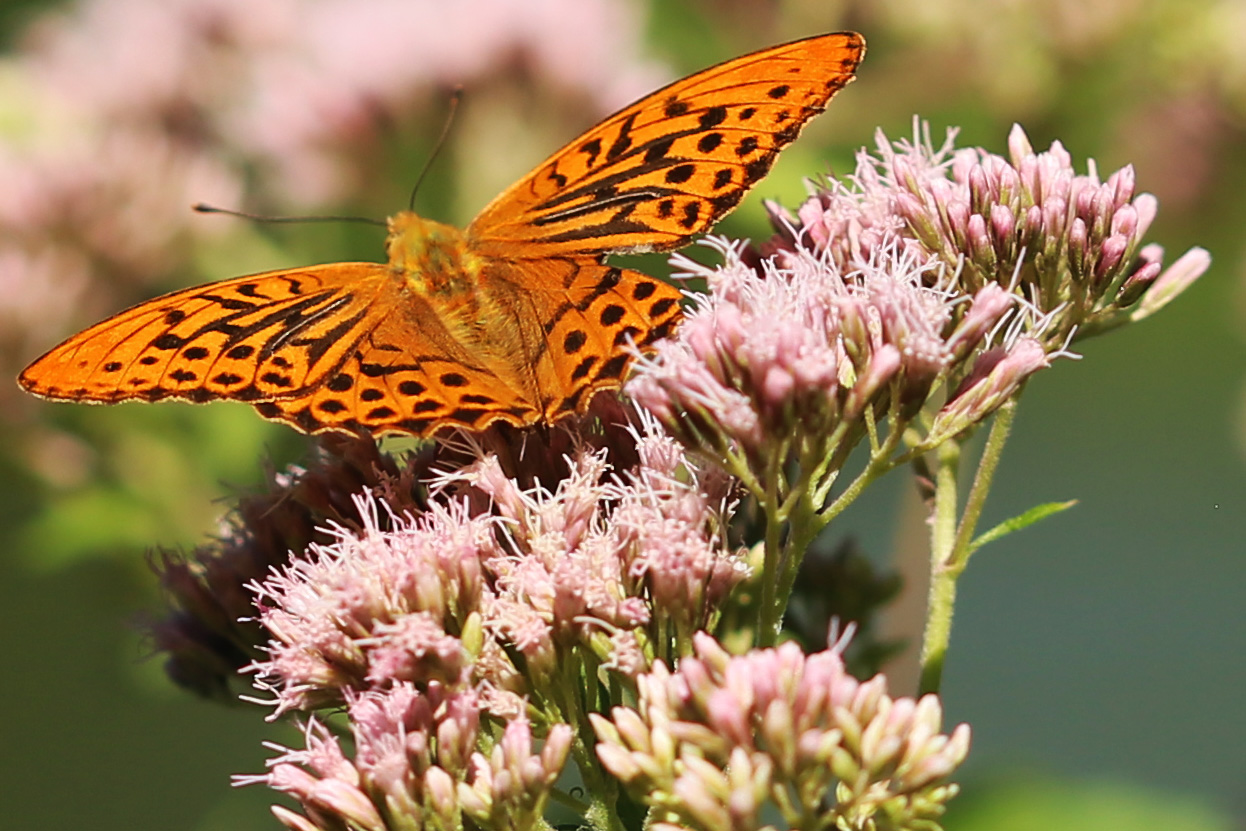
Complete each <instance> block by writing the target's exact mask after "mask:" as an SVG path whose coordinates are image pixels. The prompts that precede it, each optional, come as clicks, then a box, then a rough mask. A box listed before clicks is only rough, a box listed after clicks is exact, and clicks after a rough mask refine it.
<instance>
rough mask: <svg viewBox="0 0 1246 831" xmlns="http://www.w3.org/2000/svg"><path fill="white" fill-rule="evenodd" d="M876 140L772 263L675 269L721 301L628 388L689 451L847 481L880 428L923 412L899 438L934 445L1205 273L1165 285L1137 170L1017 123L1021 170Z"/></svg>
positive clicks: (1175, 272)
mask: <svg viewBox="0 0 1246 831" xmlns="http://www.w3.org/2000/svg"><path fill="white" fill-rule="evenodd" d="M877 144H878V147H877V155H870V154H868V153H866V152H864V151H862V153H861V154H860V155H859V157H858V164H857V169H856V172H855V174H854V175H853V176H851V177H848V179H847V180H846V183H841V182H837V181H833V182H830V183H829V184H827V185H826V186H825V187H823V188H822V189H821V190H820V191H819V192H818V193H817V194H815V195H814V196H813V197H811V198H810V199H809V200H808V201H807V202H806V203H805V204H804V205H803V206H802V207H801V208H800V209H799V211H798V213H797V215H796V216H795V217H793V216H791V215H790V214H788V213H787V212H786V211H785V210H783V209H782V208H780V207H778V206H774V205H772V206H770V210H771V214H772V217H773V219H774V220H775V224H776V226H777V227H778V234H777V236H776V237H775V238H774V239H772V240H770V241H769V242H768V243H767V244H766V245H764V246H763V247H762V253H763V254H766V255H768V256H765V257H763V258H757V257H744V256H742V252H741V249H740V247H739V246H732V245H727V244H721V243H719V244H718V247H719V248H720V249H721V251H722V253H723V255H724V258H725V263H724V264H723V265H722V266H720V267H718V268H713V269H710V268H706V267H703V266H699V265H697V264H696V263H693V262H692V261H690V260H687V259H681V260H679V261H678V262H679V264H680V265H681V266H683V267H684V268H685V270H686V271H688V272H689V273H690V274H692V275H694V276H698V277H702V278H704V279H705V280H706V281H707V282H708V284H709V288H710V293H709V296H708V297H706V298H703V299H701V300H700V301H699V303H698V305H697V307H696V308H695V309H694V310H692V311H691V312H690V313H689V314H688V318H687V320H686V322H685V323H684V324H683V326H682V327H681V329H680V331H679V333H678V335H677V337H676V338H674V339H672V340H670V341H667V342H665V343H662V344H659V347H658V351H657V353H656V355H655V356H654V357H653V358H652V359H649V360H646V361H643V362H641V363H640V364H639V371H638V372H637V375H636V377H635V378H634V380H633V381H632V382H631V383H630V385H629V386H628V391H629V393H630V394H632V395H633V396H634V397H635V398H636V400H637V401H639V402H640V403H641V404H643V405H644V406H645V407H647V408H649V409H651V410H652V411H653V412H655V413H657V414H658V416H659V418H660V419H661V420H662V422H663V424H664V426H666V427H667V429H668V430H671V431H672V432H673V433H674V434H675V435H676V436H678V437H679V438H680V439H681V441H684V442H685V443H686V444H687V445H688V446H690V447H694V448H698V449H700V450H702V451H704V452H707V453H708V454H709V455H711V456H712V457H714V458H718V459H725V458H727V457H728V456H730V455H731V454H733V453H736V454H740V455H741V456H743V457H744V459H745V460H746V464H743V465H739V464H734V465H729V468H730V469H731V470H732V471H733V472H735V473H737V475H745V474H744V472H743V471H744V470H746V469H747V470H752V471H753V472H754V473H756V472H757V471H759V470H762V469H763V468H764V466H765V462H766V461H767V460H775V459H777V460H785V459H788V458H789V456H790V454H791V453H793V452H795V453H796V455H797V456H798V457H799V456H800V454H801V453H802V452H803V453H805V454H806V455H809V456H810V457H811V458H826V457H828V456H830V457H832V458H833V459H834V460H835V461H832V462H831V463H830V466H831V467H836V468H837V467H838V466H839V464H840V463H842V459H843V458H844V457H845V456H846V454H847V452H848V451H850V450H851V449H852V447H854V446H855V444H856V442H857V441H858V440H860V439H861V438H862V437H864V436H865V435H866V434H867V433H868V432H869V431H870V430H872V429H873V427H872V424H871V420H872V419H877V420H881V419H882V418H883V417H884V416H885V417H886V418H888V419H890V425H891V427H892V428H893V433H894V432H896V431H902V430H904V429H907V428H908V427H909V426H910V424H911V423H912V421H913V419H914V418H915V416H917V415H918V414H919V413H921V412H923V411H926V415H927V418H926V423H927V426H926V428H925V429H924V430H923V431H922V432H923V433H924V435H921V434H919V435H915V436H910V437H909V438H908V439H906V441H909V443H910V446H911V447H914V448H916V449H930V448H932V447H935V446H937V445H938V444H939V443H940V442H942V441H944V440H945V439H947V438H949V437H951V436H955V435H957V434H960V433H962V432H964V431H966V430H968V429H971V428H972V427H973V426H974V425H976V424H978V423H980V422H981V421H982V420H984V419H985V418H986V417H987V416H989V415H991V414H992V413H993V412H995V411H996V410H997V409H998V408H999V407H1000V406H1001V405H1002V404H1003V403H1004V402H1006V401H1008V400H1010V399H1011V398H1013V397H1015V395H1016V394H1017V392H1018V391H1019V390H1020V388H1021V387H1022V385H1023V384H1024V383H1025V381H1026V380H1027V379H1028V378H1029V377H1030V376H1031V375H1033V373H1035V372H1036V371H1038V370H1039V369H1042V368H1044V367H1046V366H1048V365H1049V364H1050V362H1051V359H1052V358H1053V357H1056V356H1058V355H1062V354H1067V353H1066V352H1065V351H1064V350H1065V347H1066V346H1067V345H1068V343H1069V341H1070V340H1071V339H1072V338H1073V337H1074V335H1084V334H1089V333H1093V332H1099V331H1103V330H1104V329H1106V328H1110V327H1112V326H1116V325H1120V324H1121V323H1124V322H1127V321H1129V320H1138V319H1141V318H1142V317H1145V316H1146V315H1149V314H1151V313H1153V312H1154V311H1155V310H1156V309H1158V308H1160V307H1161V306H1162V305H1164V304H1165V303H1167V302H1168V301H1170V300H1171V299H1172V298H1173V297H1175V296H1176V295H1177V294H1179V293H1180V292H1181V291H1182V290H1183V289H1184V288H1185V287H1186V286H1188V285H1189V284H1190V283H1191V282H1192V281H1193V280H1194V279H1196V278H1197V277H1198V276H1199V275H1201V274H1202V273H1203V271H1205V270H1206V268H1207V266H1208V263H1209V259H1208V256H1207V253H1206V252H1205V251H1203V250H1202V249H1192V250H1191V251H1190V252H1188V253H1187V254H1186V255H1185V256H1183V257H1181V258H1180V259H1179V260H1178V261H1177V262H1176V263H1175V264H1174V265H1173V266H1172V267H1170V268H1169V269H1168V270H1167V271H1162V269H1161V266H1160V257H1161V254H1162V251H1161V250H1160V249H1159V248H1158V247H1157V246H1154V245H1148V246H1142V245H1141V243H1140V240H1141V237H1142V235H1143V234H1144V233H1145V231H1146V230H1147V228H1148V226H1149V225H1150V222H1151V220H1152V219H1153V217H1154V215H1155V211H1156V203H1155V200H1154V198H1153V197H1151V196H1150V195H1148V194H1141V195H1135V192H1134V191H1135V188H1134V177H1133V171H1132V169H1130V168H1124V169H1123V170H1120V171H1118V172H1116V173H1114V174H1112V175H1111V176H1109V177H1108V179H1107V180H1106V181H1104V182H1100V180H1099V179H1098V177H1097V175H1096V174H1095V173H1094V167H1093V164H1092V165H1091V173H1090V174H1088V175H1077V174H1076V173H1075V172H1074V171H1073V167H1072V163H1071V159H1070V157H1069V154H1068V153H1067V152H1066V151H1065V150H1064V149H1063V148H1062V147H1061V146H1060V145H1059V143H1058V142H1057V143H1055V144H1053V145H1052V147H1051V149H1050V150H1048V151H1046V152H1044V153H1035V152H1034V151H1033V149H1032V148H1031V147H1030V145H1029V142H1028V140H1027V139H1026V137H1025V134H1024V133H1023V132H1022V131H1021V129H1020V128H1019V127H1016V128H1014V129H1013V131H1012V134H1011V136H1010V137H1009V147H1010V156H1011V158H1010V160H1006V159H1004V158H1003V157H1000V156H997V155H994V154H991V153H988V152H986V151H984V150H981V149H963V150H954V148H953V147H952V143H951V137H950V136H949V139H948V141H947V142H946V143H945V144H944V145H943V146H942V147H940V148H938V149H937V150H936V149H934V148H933V147H932V146H931V144H930V142H929V141H928V140H927V141H925V142H920V141H914V142H907V141H901V142H897V143H896V144H895V145H894V146H893V145H892V144H891V143H890V142H888V141H887V140H886V139H885V138H884V137H882V135H881V134H880V136H879V138H878V142H877ZM1001 332H1002V333H1003V334H1002V337H997V333H1001ZM931 425H933V427H931ZM914 442H915V443H914Z"/></svg>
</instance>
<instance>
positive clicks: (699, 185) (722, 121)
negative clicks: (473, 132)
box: [467, 32, 865, 258]
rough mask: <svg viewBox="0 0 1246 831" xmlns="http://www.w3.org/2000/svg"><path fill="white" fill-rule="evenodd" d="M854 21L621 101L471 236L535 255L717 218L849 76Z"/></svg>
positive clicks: (860, 43)
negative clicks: (841, 28)
mask: <svg viewBox="0 0 1246 831" xmlns="http://www.w3.org/2000/svg"><path fill="white" fill-rule="evenodd" d="M864 53H865V41H864V39H863V38H862V37H861V36H860V35H858V34H856V33H854V32H840V33H836V34H830V35H821V36H819V37H813V38H807V39H805V40H798V41H795V42H793V43H788V44H784V45H782V46H775V47H771V48H769V49H763V50H761V51H760V52H754V53H752V54H750V55H745V56H743V57H739V58H735V59H734V60H730V61H727V62H725V63H721V64H719V65H717V66H714V67H711V68H709V69H706V70H704V71H702V72H698V73H696V74H695V75H691V76H689V77H687V78H684V79H683V80H680V81H676V82H674V83H673V84H670V85H669V86H667V87H664V88H663V89H660V90H658V91H657V92H655V93H653V94H651V95H648V96H646V97H645V98H642V99H641V100H640V101H638V102H636V103H635V104H632V105H631V106H628V107H625V108H624V109H622V110H620V111H619V112H617V113H615V114H614V115H612V116H610V117H609V118H607V119H606V120H604V121H602V122H601V123H600V124H598V125H597V126H596V127H594V128H592V129H591V130H589V131H588V132H586V133H584V134H583V135H582V136H580V137H579V138H577V139H575V140H574V141H572V142H571V143H570V144H568V145H567V146H565V147H563V148H562V149H561V150H559V151H558V152H557V153H554V154H553V155H552V156H550V157H549V158H548V159H547V160H546V161H545V162H544V163H542V164H541V165H540V166H539V167H537V168H536V169H535V170H534V171H533V172H532V173H530V174H528V175H527V176H525V177H524V178H523V179H520V180H519V181H518V182H516V183H515V184H514V185H512V186H511V187H510V188H509V189H508V190H506V191H505V192H504V193H502V194H501V195H500V196H498V197H497V198H496V199H494V200H493V202H491V203H490V204H489V205H488V206H486V207H485V209H484V210H483V211H481V212H480V214H479V215H478V216H477V217H476V218H475V220H473V221H472V224H471V225H470V226H469V227H468V229H467V230H468V236H469V238H472V239H473V240H474V243H473V245H474V247H475V248H477V249H478V250H479V251H480V252H481V253H484V254H487V255H495V256H500V257H514V256H523V257H528V258H538V257H549V256H555V255H567V256H570V255H576V254H582V255H592V256H600V255H602V254H605V253H608V252H618V251H667V250H671V249H673V248H678V247H679V246H681V245H684V244H686V243H687V242H688V241H689V239H690V238H691V237H692V236H693V235H694V234H698V233H700V232H702V231H705V230H707V229H709V228H710V227H711V226H712V225H713V224H714V223H715V222H717V221H718V220H719V219H720V218H722V217H723V216H724V215H725V214H726V213H727V212H729V211H730V210H731V209H732V208H734V207H735V206H736V204H737V203H738V202H739V201H740V199H742V198H743V196H744V194H745V193H747V192H748V190H749V189H750V188H752V187H753V185H754V184H756V183H757V181H758V180H759V179H761V178H762V177H763V176H765V175H766V173H767V172H768V171H769V170H770V166H771V165H772V164H773V163H774V160H775V157H776V156H777V155H778V153H779V151H780V150H782V149H783V148H784V147H786V146H787V145H788V144H790V143H791V142H792V141H793V140H795V138H796V136H797V135H798V134H799V133H800V130H801V128H802V127H803V126H804V124H805V122H806V121H808V120H809V119H810V118H812V117H813V116H815V115H817V114H818V113H820V112H822V110H823V109H825V107H826V104H827V102H828V101H829V100H830V99H831V97H832V96H833V95H834V94H835V93H836V92H838V91H839V90H840V89H842V88H843V87H844V85H845V84H847V83H848V82H849V81H851V80H852V79H853V73H854V72H855V71H856V67H857V64H859V63H860V61H861V58H862V56H863V55H864Z"/></svg>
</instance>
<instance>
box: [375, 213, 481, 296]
mask: <svg viewBox="0 0 1246 831" xmlns="http://www.w3.org/2000/svg"><path fill="white" fill-rule="evenodd" d="M385 252H386V254H387V255H388V256H389V264H390V267H391V268H393V269H394V270H395V271H396V272H398V273H399V274H401V275H402V276H403V277H404V278H405V280H406V283H407V287H408V288H409V289H410V290H411V291H413V292H415V293H416V294H419V295H423V296H424V297H427V298H429V299H431V300H443V301H453V300H455V299H458V298H461V297H463V296H465V295H470V293H471V292H472V291H473V290H474V289H475V288H476V286H477V281H478V278H479V275H480V270H481V267H482V261H481V258H480V257H478V256H476V255H474V254H473V253H472V252H471V250H470V248H469V246H468V245H467V241H466V239H465V237H464V235H463V232H462V231H460V230H459V229H458V228H455V227H454V226H452V225H445V224H443V223H441V222H435V221H433V220H431V219H425V218H424V217H422V216H419V215H418V214H415V213H413V212H411V211H400V212H398V213H396V214H394V215H393V216H391V217H390V218H389V236H388V237H386V239H385Z"/></svg>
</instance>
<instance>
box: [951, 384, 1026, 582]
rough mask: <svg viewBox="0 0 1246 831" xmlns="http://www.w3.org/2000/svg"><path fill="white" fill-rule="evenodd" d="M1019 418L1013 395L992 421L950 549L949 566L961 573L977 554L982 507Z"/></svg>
mask: <svg viewBox="0 0 1246 831" xmlns="http://www.w3.org/2000/svg"><path fill="white" fill-rule="evenodd" d="M1016 417H1017V399H1016V398H1011V399H1009V400H1008V401H1007V402H1006V403H1005V404H1004V405H1003V406H1001V407H1000V408H999V410H997V411H996V413H995V418H994V420H993V421H992V422H991V432H990V433H988V434H987V437H986V446H985V447H983V448H982V458H981V459H979V460H978V471H977V473H975V474H974V477H973V484H972V485H971V486H970V488H969V495H968V496H967V497H966V498H965V512H964V514H963V515H962V516H961V520H960V527H959V528H957V529H956V539H955V541H954V542H953V544H952V550H951V551H950V552H948V562H947V565H948V567H949V568H952V569H955V570H956V574H958V575H959V574H960V572H962V571H964V569H965V566H966V565H967V564H968V563H969V555H970V554H972V553H973V549H972V548H971V547H970V546H971V544H972V543H973V538H974V534H975V533H976V532H977V529H978V520H979V519H981V518H982V506H983V505H984V504H986V495H987V493H988V492H989V491H990V490H991V483H992V482H993V481H994V479H995V471H996V470H997V469H998V468H999V460H1000V459H1001V458H1002V457H1003V455H1004V445H1005V444H1006V443H1007V442H1008V436H1009V434H1010V433H1011V432H1012V423H1013V421H1014V420H1016Z"/></svg>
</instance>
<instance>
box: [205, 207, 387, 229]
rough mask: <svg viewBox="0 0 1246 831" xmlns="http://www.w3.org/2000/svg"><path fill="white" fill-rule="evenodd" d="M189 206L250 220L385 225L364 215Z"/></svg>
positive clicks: (210, 212) (209, 212) (206, 212)
mask: <svg viewBox="0 0 1246 831" xmlns="http://www.w3.org/2000/svg"><path fill="white" fill-rule="evenodd" d="M191 208H192V209H193V210H195V211H198V212H199V213H201V214H225V215H226V216H236V217H238V218H239V219H249V220H251V221H252V222H274V223H277V222H363V223H365V224H367V225H379V226H381V227H382V228H384V227H385V223H384V222H382V221H380V220H379V219H369V218H368V217H366V216H265V215H263V214H253V213H247V212H246V211H235V210H232V209H230V208H218V207H216V206H215V205H205V204H204V203H203V202H200V203H198V204H196V205H192V206H191Z"/></svg>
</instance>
